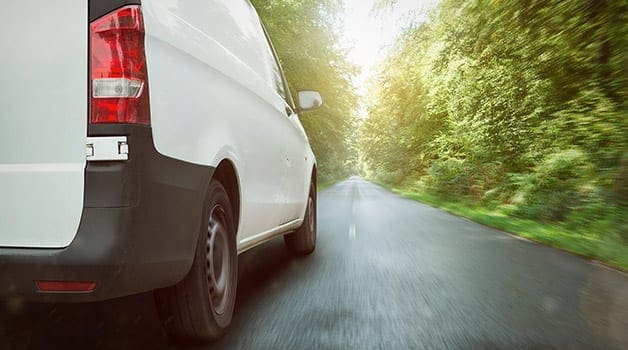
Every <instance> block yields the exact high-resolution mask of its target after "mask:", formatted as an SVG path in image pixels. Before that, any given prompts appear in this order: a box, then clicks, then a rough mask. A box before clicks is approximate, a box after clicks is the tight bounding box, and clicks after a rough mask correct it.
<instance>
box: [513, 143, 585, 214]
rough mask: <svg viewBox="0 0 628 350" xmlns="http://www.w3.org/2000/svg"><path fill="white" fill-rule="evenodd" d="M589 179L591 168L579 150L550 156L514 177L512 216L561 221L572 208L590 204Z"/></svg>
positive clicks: (570, 150)
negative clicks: (531, 170) (514, 189)
mask: <svg viewBox="0 0 628 350" xmlns="http://www.w3.org/2000/svg"><path fill="white" fill-rule="evenodd" d="M592 178H593V166H592V164H591V163H590V162H589V160H588V159H587V157H586V155H585V154H584V153H583V152H582V151H580V150H578V149H569V150H565V151H561V152H557V153H554V154H551V155H549V156H548V157H546V158H545V159H544V160H543V161H541V162H540V164H538V165H537V166H536V167H535V169H534V172H533V173H531V174H526V175H519V176H516V177H515V181H516V182H517V185H518V188H519V189H518V191H517V193H516V194H515V197H514V199H513V202H514V204H515V205H516V206H517V209H516V210H515V211H514V214H515V215H517V216H521V217H526V218H532V219H541V220H545V221H562V220H564V219H565V217H566V216H567V215H568V214H569V213H570V212H571V211H572V210H573V209H575V208H578V207H581V206H582V205H584V204H585V203H588V202H592V201H593V199H594V197H595V186H594V182H593V181H592ZM592 208H593V207H592ZM596 210H597V209H596Z"/></svg>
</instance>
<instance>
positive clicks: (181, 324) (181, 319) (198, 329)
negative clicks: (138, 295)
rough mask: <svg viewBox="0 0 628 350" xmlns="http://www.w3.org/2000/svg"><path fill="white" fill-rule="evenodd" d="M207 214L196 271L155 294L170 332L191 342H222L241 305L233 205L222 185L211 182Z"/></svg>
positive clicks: (183, 340)
mask: <svg viewBox="0 0 628 350" xmlns="http://www.w3.org/2000/svg"><path fill="white" fill-rule="evenodd" d="M203 210H204V220H203V225H202V226H201V232H200V235H199V241H198V244H197V247H196V255H195V257H194V262H193V263H192V268H191V269H190V272H189V273H188V275H187V276H186V277H185V279H184V280H183V281H181V282H179V283H178V284H176V285H174V286H172V287H169V288H165V289H160V290H157V291H155V301H156V304H157V310H158V312H159V316H160V318H161V320H162V324H163V325H164V328H165V330H166V332H167V333H168V334H169V335H170V336H172V337H173V338H174V339H176V340H178V341H182V342H185V343H206V342H211V341H215V340H218V339H220V338H221V337H222V336H223V335H224V334H225V333H226V332H227V329H228V328H229V326H230V324H231V319H232V316H233V310H234V306H235V297H236V286H237V275H238V273H237V265H238V255H237V247H236V233H235V225H234V217H233V213H232V211H231V203H230V201H229V197H228V195H227V191H226V190H225V188H224V187H223V185H222V184H221V183H220V182H218V181H212V182H211V183H210V185H209V189H208V191H207V199H206V201H205V206H204V209H203Z"/></svg>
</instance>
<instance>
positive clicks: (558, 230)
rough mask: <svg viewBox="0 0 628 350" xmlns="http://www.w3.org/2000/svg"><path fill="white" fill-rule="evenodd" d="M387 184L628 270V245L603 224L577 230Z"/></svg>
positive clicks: (419, 198)
mask: <svg viewBox="0 0 628 350" xmlns="http://www.w3.org/2000/svg"><path fill="white" fill-rule="evenodd" d="M384 186H385V187H387V188H389V189H391V190H392V191H393V192H396V193H398V194H400V195H402V196H404V197H406V198H410V199H413V200H415V201H419V202H422V203H425V204H428V205H431V206H434V207H437V208H440V209H443V210H445V211H447V212H450V213H452V214H455V215H458V216H462V217H465V218H468V219H471V220H473V221H475V222H478V223H481V224H484V225H487V226H490V227H494V228H497V229H499V230H502V231H506V232H508V233H511V234H514V235H517V236H521V237H524V238H527V239H529V240H532V241H535V242H538V243H542V244H546V245H549V246H553V247H556V248H559V249H562V250H565V251H568V252H571V253H574V254H577V255H580V256H582V257H585V258H588V259H594V260H598V261H600V262H603V263H605V264H607V265H609V266H613V267H616V268H619V269H621V270H624V271H628V246H627V245H626V244H625V243H624V242H623V241H622V240H621V238H619V237H617V238H611V237H607V235H606V234H604V233H605V232H596V231H601V230H603V228H601V227H599V228H595V227H592V228H583V229H578V230H577V231H576V230H574V229H570V228H568V227H566V226H565V225H563V224H549V223H543V222H538V221H534V220H529V219H522V218H517V217H512V216H510V215H509V214H508V211H507V210H506V209H503V208H501V209H500V208H496V209H492V208H486V207H483V206H480V205H477V204H473V203H466V202H462V201H449V200H445V199H442V198H439V197H436V196H433V195H430V194H426V193H422V192H418V191H413V190H409V189H405V188H401V187H394V186H387V185H384Z"/></svg>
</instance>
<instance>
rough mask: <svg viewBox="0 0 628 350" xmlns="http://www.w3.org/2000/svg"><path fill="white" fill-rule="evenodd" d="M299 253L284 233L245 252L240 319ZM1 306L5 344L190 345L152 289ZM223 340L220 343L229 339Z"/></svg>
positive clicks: (0, 344)
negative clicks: (162, 317) (172, 329)
mask: <svg viewBox="0 0 628 350" xmlns="http://www.w3.org/2000/svg"><path fill="white" fill-rule="evenodd" d="M298 259H299V258H296V257H293V256H291V255H290V254H289V253H288V252H287V250H286V249H285V248H284V246H283V240H282V239H277V240H274V241H272V242H270V243H269V244H265V245H263V246H261V247H259V248H257V249H254V250H252V251H250V252H247V253H244V254H242V255H241V256H240V258H239V271H240V273H239V277H238V283H239V286H238V297H237V301H236V314H235V316H234V324H235V325H239V326H242V324H243V323H246V319H245V317H246V315H247V313H248V309H250V308H255V303H256V302H259V299H258V298H257V296H259V295H262V293H264V291H265V290H266V289H269V288H272V285H270V284H269V281H272V280H274V279H276V278H280V276H281V275H283V274H285V273H286V272H287V271H288V270H289V268H290V266H291V264H292V262H294V261H295V260H298ZM0 311H1V312H2V313H1V315H0V349H9V350H13V349H39V348H51V347H52V348H66V349H93V348H115V349H155V350H158V349H181V348H184V347H178V346H176V345H173V344H172V343H171V342H170V341H169V339H168V338H167V337H166V335H165V334H164V332H163V331H162V329H161V325H160V323H159V320H158V317H157V312H156V310H155V307H154V304H153V297H152V294H151V293H147V294H142V295H136V296H132V297H127V298H122V299H116V300H111V301H106V302H101V303H91V304H54V305H52V304H26V305H12V304H5V305H2V308H0ZM221 343H222V344H217V345H227V344H224V343H225V341H222V342H221ZM227 346H228V345H227ZM195 348H196V349H198V347H195ZM192 349H194V348H192Z"/></svg>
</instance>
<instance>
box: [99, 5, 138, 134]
mask: <svg viewBox="0 0 628 350" xmlns="http://www.w3.org/2000/svg"><path fill="white" fill-rule="evenodd" d="M90 43H91V53H90V69H91V89H90V90H91V91H90V101H91V105H90V118H89V120H90V123H132V124H143V125H149V124H150V110H149V101H148V74H147V71H146V55H145V53H144V20H143V18H142V11H141V9H140V7H139V6H126V7H123V8H120V9H118V10H116V11H115V12H112V13H110V14H108V15H105V16H104V17H101V18H99V19H97V20H95V21H94V22H92V23H91V24H90Z"/></svg>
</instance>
